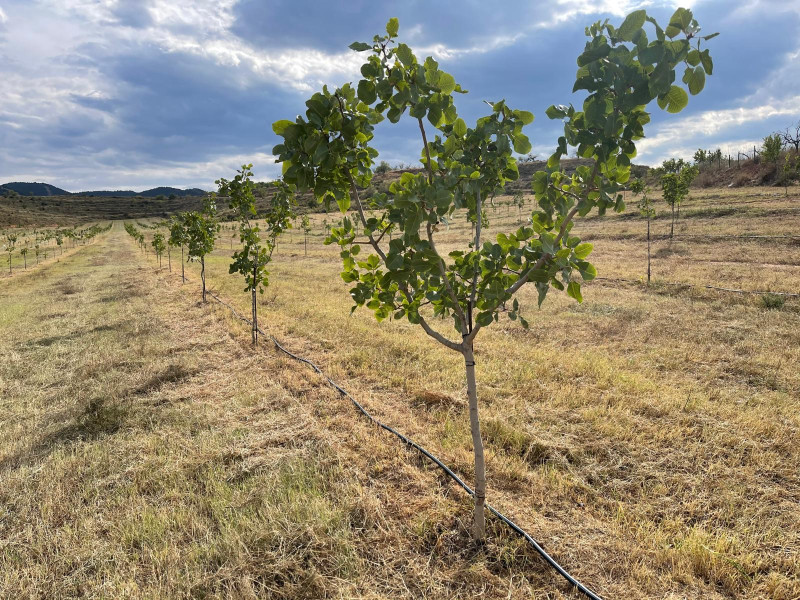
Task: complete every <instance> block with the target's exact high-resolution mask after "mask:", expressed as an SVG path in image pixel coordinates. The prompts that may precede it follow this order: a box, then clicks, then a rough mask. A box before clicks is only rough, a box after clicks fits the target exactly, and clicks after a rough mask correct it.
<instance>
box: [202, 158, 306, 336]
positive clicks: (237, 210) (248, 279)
mask: <svg viewBox="0 0 800 600" xmlns="http://www.w3.org/2000/svg"><path fill="white" fill-rule="evenodd" d="M252 168H253V165H252V164H249V165H242V168H241V169H239V170H238V171H237V175H236V176H235V177H234V178H233V180H232V181H227V180H226V179H219V180H217V182H216V183H217V185H218V186H219V190H218V192H217V193H218V194H219V195H220V196H227V197H228V202H229V206H230V208H231V210H232V211H233V215H234V217H235V218H236V219H237V220H238V221H239V240H240V241H241V242H242V249H241V250H239V251H237V252H234V253H233V262H232V263H231V265H230V268H229V272H231V273H240V274H241V275H243V276H244V281H245V288H244V289H245V291H246V292H250V294H251V304H252V306H251V308H252V315H253V318H252V338H253V344H257V343H258V302H257V295H256V290H258V292H259V293H261V294H263V293H264V289H265V288H266V287H267V286H268V285H269V271H267V265H268V264H269V263H270V261H271V260H272V253H273V251H274V250H275V245H276V242H277V239H278V236H279V235H280V234H281V233H283V232H284V231H285V230H286V229H287V228H288V227H289V220H290V218H291V206H290V197H289V196H287V195H285V194H282V193H280V191H278V192H276V193H275V194H274V195H273V196H272V201H271V203H270V209H269V211H268V212H267V214H266V218H265V223H264V228H265V231H266V238H267V239H266V241H264V242H262V241H261V236H260V231H261V229H260V228H259V226H258V224H257V223H256V222H255V221H253V220H252V219H253V218H254V217H255V216H256V201H255V195H254V193H253V189H254V188H253V181H252V179H251V178H252V177H253V171H252Z"/></svg>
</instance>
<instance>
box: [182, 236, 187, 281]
mask: <svg viewBox="0 0 800 600" xmlns="http://www.w3.org/2000/svg"><path fill="white" fill-rule="evenodd" d="M181 283H182V284H183V283H186V263H185V262H184V260H183V244H181Z"/></svg>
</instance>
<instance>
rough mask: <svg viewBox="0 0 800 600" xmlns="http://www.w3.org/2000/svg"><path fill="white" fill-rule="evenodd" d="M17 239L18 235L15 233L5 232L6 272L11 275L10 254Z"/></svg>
mask: <svg viewBox="0 0 800 600" xmlns="http://www.w3.org/2000/svg"><path fill="white" fill-rule="evenodd" d="M17 239H19V236H18V234H16V233H7V234H6V252H8V274H9V275H11V254H12V253H13V252H14V248H15V247H16V245H17Z"/></svg>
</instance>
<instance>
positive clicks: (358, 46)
mask: <svg viewBox="0 0 800 600" xmlns="http://www.w3.org/2000/svg"><path fill="white" fill-rule="evenodd" d="M348 48H350V49H351V50H355V51H356V52H364V50H371V49H372V46H370V45H369V44H365V43H364V42H353V43H352V44H350V45H349V46H348Z"/></svg>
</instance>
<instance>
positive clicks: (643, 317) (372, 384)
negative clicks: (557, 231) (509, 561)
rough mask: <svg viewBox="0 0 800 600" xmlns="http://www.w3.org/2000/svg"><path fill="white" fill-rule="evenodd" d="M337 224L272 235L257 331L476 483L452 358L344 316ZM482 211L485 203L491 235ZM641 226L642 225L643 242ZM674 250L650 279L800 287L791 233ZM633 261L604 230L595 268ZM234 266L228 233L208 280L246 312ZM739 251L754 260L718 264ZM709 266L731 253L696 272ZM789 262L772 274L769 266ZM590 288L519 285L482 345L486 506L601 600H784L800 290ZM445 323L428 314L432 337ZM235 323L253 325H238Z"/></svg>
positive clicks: (633, 245)
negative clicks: (770, 300) (545, 291)
mask: <svg viewBox="0 0 800 600" xmlns="http://www.w3.org/2000/svg"><path fill="white" fill-rule="evenodd" d="M727 193H728V192H727V191H716V192H713V191H709V192H707V197H706V196H704V197H703V198H704V199H698V200H697V205H698V206H699V207H700V208H702V207H703V206H706V205H709V206H711V205H714V206H724V197H723V196H724V195H725V194H727ZM759 193H761V192H759ZM729 200H730V201H731V203H732V204H733V205H736V204H737V203H745V202H751V203H754V204H755V203H758V202H764V203H769V205H770V206H771V207H772V208H771V209H770V210H783V208H786V209H787V210H786V211H785V212H786V214H787V215H788V216H787V217H786V218H785V219H783V220H782V222H781V224H780V229H781V230H783V229H787V228H788V229H790V230H791V229H792V228H793V230H794V231H798V230H799V229H798V225H800V222H798V216H797V215H795V214H794V213H793V212H792V211H791V210H789V209H790V208H791V207H792V205H793V204H794V203H796V199H793V198H792V197H790V198H789V199H788V200H786V199H784V198H782V197H780V196H779V195H777V194H775V193H770V194H766V195H756V194H754V195H753V196H752V197H749V198H748V197H747V196H745V195H744V193H743V192H741V191H738V190H737V191H735V192H734V193H732V194H731V195H730V196H729ZM503 211H505V213H504V212H503ZM731 214H733V213H731ZM503 215H505V216H503ZM334 217H335V215H320V216H318V217H317V218H316V221H315V224H316V229H315V232H316V233H315V235H314V236H313V237H312V239H311V241H310V243H309V252H308V257H305V256H304V248H303V236H302V234H301V233H300V232H297V231H295V232H293V233H292V234H291V235H288V236H286V237H285V238H284V239H282V241H281V242H280V245H279V249H278V252H277V254H276V257H275V262H274V263H273V265H272V269H271V271H272V274H271V286H270V288H269V289H268V290H267V292H266V294H265V295H264V296H263V297H262V299H261V303H262V306H261V308H260V314H261V317H260V321H261V324H262V325H263V327H265V328H266V329H268V330H270V331H271V332H273V333H275V334H276V335H277V336H278V337H279V338H281V339H283V340H285V341H286V342H287V343H288V344H289V347H290V348H292V349H293V350H296V351H299V352H300V353H301V354H303V355H305V356H308V357H309V358H312V359H314V360H316V361H318V362H319V363H321V364H323V365H324V366H325V368H326V369H327V371H328V372H329V373H330V374H331V375H332V376H333V377H334V378H335V379H337V380H339V381H341V382H342V383H344V384H345V385H346V387H348V388H349V389H351V391H353V392H354V393H355V395H356V396H357V397H358V398H360V399H363V400H364V402H365V403H366V404H367V406H368V407H369V408H370V409H371V410H374V411H375V413H376V414H377V415H378V416H380V417H381V418H383V419H385V420H386V421H387V422H389V423H390V424H394V425H399V426H401V428H402V429H403V431H405V432H407V433H409V434H411V435H412V436H414V437H416V438H418V439H419V440H420V441H422V442H423V443H424V444H426V445H428V446H429V447H431V448H432V449H434V450H437V451H439V452H441V454H442V456H443V457H444V458H445V459H446V460H447V461H448V462H449V463H451V464H453V465H454V466H455V467H456V468H457V469H458V471H459V472H461V473H462V474H464V475H465V476H466V477H468V478H469V477H470V476H471V470H472V455H471V444H470V438H469V431H468V419H467V415H466V407H465V402H464V397H465V390H464V382H463V365H462V364H461V361H460V357H459V356H458V355H456V354H454V353H449V352H448V351H446V350H443V349H440V348H439V347H437V345H436V344H434V343H433V342H431V341H430V340H429V339H428V338H427V337H426V336H425V335H424V333H423V332H422V331H421V330H419V329H418V328H416V327H415V326H412V325H410V324H408V323H407V322H384V323H381V324H376V323H374V321H373V319H372V316H371V315H370V314H369V312H368V311H366V310H362V311H357V312H356V313H355V314H354V315H353V316H352V317H351V316H349V306H350V300H349V297H348V294H347V289H348V286H347V285H345V284H343V283H342V282H341V280H340V278H339V275H338V273H339V271H340V265H339V259H338V255H337V251H336V248H332V247H327V246H323V245H322V244H321V241H322V237H323V235H322V229H323V228H322V220H323V219H326V220H327V221H328V222H329V223H330V222H331V221H332V220H333V219H334ZM492 218H493V217H492V214H491V212H490V233H491V231H492V229H491V221H492ZM501 218H506V219H509V220H511V221H513V220H515V218H516V209H510V208H508V207H502V208H499V209H498V215H497V216H496V217H495V219H496V221H498V222H501ZM728 218H729V217H727V216H721V217H717V218H716V219H714V221H713V224H714V231H716V232H718V233H727V234H733V233H736V232H737V231H738V232H740V233H741V232H742V231H741V230H739V229H737V227H738V225H737V224H736V223H737V222H738V221H734V222H733V223H730V222H728V221H727V219H728ZM730 218H731V219H737V220H738V217H733V216H732V217H730ZM759 219H760V220H759ZM686 221H689V220H688V219H687V220H686ZM686 221H681V225H680V227H681V231H683V232H685V233H690V234H691V233H693V232H695V226H694V221H692V222H691V224H687V223H686ZM772 223H773V220H772V219H771V218H756V220H750V221H748V229H747V230H746V231H744V233H761V234H770V233H771V232H772V231H774V230H773V228H772V227H771V225H772ZM598 224H599V222H598ZM684 225H685V228H684ZM592 226H594V223H592ZM627 227H631V228H633V227H634V225H633V224H631V222H629V221H626V220H625V219H623V218H620V217H613V216H612V217H611V218H610V219H609V221H608V228H607V230H605V233H610V234H612V235H613V234H615V232H616V233H617V234H619V233H621V232H622V230H623V229H624V228H627ZM643 227H644V222H643V221H641V220H638V221H637V222H636V225H635V228H636V229H637V231H638V233H637V235H640V234H641V233H643V231H644V229H643ZM659 227H660V228H662V229H663V227H664V224H663V221H660V224H659ZM576 229H577V227H576ZM639 230H640V231H639ZM495 231H496V229H495ZM702 231H705V232H706V233H709V231H708V230H706V229H703V230H702ZM660 233H663V231H661V232H660ZM468 234H469V232H468V229H467V228H464V227H463V226H461V228H459V227H458V226H452V227H451V228H450V230H445V232H444V233H443V238H444V241H443V243H442V244H441V246H440V247H442V248H445V249H449V248H456V247H460V246H459V244H460V245H461V247H463V246H464V245H465V243H466V239H467V238H468ZM228 235H230V232H228ZM679 244H681V245H685V246H686V248H687V252H688V253H689V255H690V256H693V257H695V258H698V259H702V260H697V261H689V260H684V261H681V260H680V258H681V252H677V251H676V252H675V253H674V254H675V255H676V256H672V253H664V255H663V256H660V257H658V258H657V259H656V260H657V261H661V262H659V263H656V262H654V265H659V269H660V270H656V271H655V272H656V274H657V277H661V276H662V275H661V274H665V275H664V276H665V277H666V276H668V277H670V278H672V277H675V278H678V280H679V281H685V282H690V283H692V282H693V283H698V284H702V283H711V284H719V283H723V284H724V283H726V282H727V283H729V285H730V286H731V287H743V288H745V289H772V290H777V289H780V290H784V291H796V290H798V289H800V269H797V268H794V267H793V265H794V264H797V263H798V262H800V261H798V260H797V259H798V256H797V245H796V244H793V243H792V242H791V241H788V242H786V243H784V244H782V245H779V244H777V243H773V242H765V243H762V244H756V245H755V246H754V245H753V244H752V243H751V242H747V241H742V240H719V241H715V242H714V243H710V242H708V241H704V242H702V243H699V244H690V243H688V242H686V241H683V240H681V241H678V240H675V241H673V242H672V245H673V249H674V248H676V247H678V245H679ZM754 247H755V248H756V250H757V251H753V250H752V248H754ZM644 252H645V246H644V244H643V238H639V240H638V241H635V240H634V241H631V240H627V239H625V236H624V235H622V236H621V237H620V239H611V240H605V239H597V240H596V242H595V254H593V256H592V258H593V259H594V262H595V263H596V264H597V265H598V270H599V271H600V274H601V276H609V275H611V276H624V277H632V276H633V277H636V275H635V274H639V275H638V276H639V277H641V274H642V273H644V268H645V266H644V256H645V255H644ZM668 254H669V255H668ZM229 259H230V248H229V244H227V243H223V244H221V247H220V249H218V250H217V251H215V253H214V255H213V256H212V257H211V258H210V259H209V260H208V262H207V264H208V270H209V282H210V285H211V286H212V288H213V289H215V290H216V291H218V292H219V293H220V294H222V295H223V296H224V297H226V298H228V299H230V300H233V301H234V302H235V303H236V304H237V305H238V306H239V308H240V309H241V311H242V312H243V313H245V314H246V312H247V310H248V304H247V303H248V300H249V299H248V297H247V296H246V295H245V294H243V293H242V291H241V290H242V283H241V281H240V280H238V279H237V278H235V277H233V276H230V275H228V272H227V267H228V264H229ZM735 259H743V260H747V261H751V262H753V263H754V264H753V265H752V266H749V265H746V266H744V267H742V266H741V265H738V264H732V265H730V266H729V267H728V266H726V265H727V264H728V262H730V263H735V262H736V260H735ZM712 260H717V261H723V262H724V263H725V264H723V265H722V266H714V267H713V268H709V267H708V266H707V265H708V263H710V262H711V261H712ZM725 261H727V262H725ZM759 261H761V262H759ZM782 261H783V263H786V264H785V265H783V266H785V267H786V268H785V269H784V268H779V267H778V266H776V265H782ZM190 271H191V273H194V272H195V269H194V267H192V269H190ZM194 277H195V279H197V276H196V274H194ZM711 277H716V279H711ZM779 286H780V287H779ZM187 293H189V294H191V295H192V296H194V295H196V294H197V293H198V292H197V290H195V289H194V288H190V289H189V290H187ZM584 298H585V301H584V303H583V304H581V305H578V304H576V303H575V302H574V301H572V300H570V299H569V298H566V297H565V296H563V295H559V294H557V293H555V292H553V293H552V295H551V297H549V298H548V300H547V302H546V303H545V305H544V306H543V307H542V309H541V310H537V309H536V308H535V292H534V291H526V292H525V293H524V294H523V297H522V300H523V301H524V304H525V305H526V306H527V307H528V310H527V314H526V318H528V320H529V321H530V322H531V330H530V331H523V330H522V329H521V328H519V327H518V326H517V325H516V324H513V323H510V322H501V324H499V325H495V326H492V328H490V329H489V330H488V331H487V332H485V335H483V334H482V336H481V337H480V339H479V340H478V342H477V353H478V381H479V386H480V388H479V397H480V399H481V410H482V414H483V418H484V435H485V437H486V439H487V442H488V444H487V448H488V470H489V482H490V501H491V502H493V503H495V504H496V505H498V506H499V507H500V508H502V509H504V510H507V511H508V512H509V513H510V514H512V515H513V516H515V517H517V518H518V519H519V521H520V522H521V523H522V524H523V525H524V526H525V527H526V528H528V529H529V530H530V531H531V532H532V533H533V534H534V535H535V536H537V537H538V538H540V539H542V540H543V541H544V543H545V546H546V547H547V548H549V549H551V550H553V551H554V552H555V553H556V554H557V555H558V556H559V558H561V559H562V560H564V562H565V563H566V564H567V565H569V566H571V567H572V568H573V570H574V571H575V573H576V575H578V576H579V578H581V579H583V580H586V581H587V582H593V583H595V585H596V587H598V588H599V589H600V590H601V592H604V593H605V594H606V595H608V596H609V597H615V598H663V597H675V598H682V597H704V598H713V597H737V598H738V597H744V598H764V597H768V598H787V599H790V598H796V597H797V596H798V595H800V556H799V554H798V552H799V551H800V526H798V523H800V450H799V449H798V444H797V443H796V441H797V439H798V437H797V436H798V432H800V420H798V414H800V413H799V412H798V410H799V409H800V369H799V368H798V365H800V310H798V305H797V301H796V300H791V299H790V300H787V301H786V302H785V304H782V305H781V306H771V305H769V304H767V303H765V302H764V301H763V299H762V298H761V297H759V296H755V297H749V296H748V297H740V296H734V295H726V294H720V293H716V292H712V291H707V290H681V289H674V288H670V287H666V286H660V285H658V281H656V282H655V284H654V285H653V286H652V287H651V288H650V290H649V291H647V290H645V289H643V288H642V287H632V286H627V285H613V284H608V283H605V282H598V283H596V284H592V285H588V286H586V288H585V290H584ZM449 327H450V325H449V324H448V323H442V324H441V330H442V331H448V330H449ZM235 330H237V331H239V332H240V335H247V332H246V328H244V327H239V326H238V325H236V326H235ZM339 426H341V423H339V422H337V423H336V424H331V427H332V428H335V427H339ZM370 449H371V447H370ZM463 516H464V515H463V514H462V517H463Z"/></svg>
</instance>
